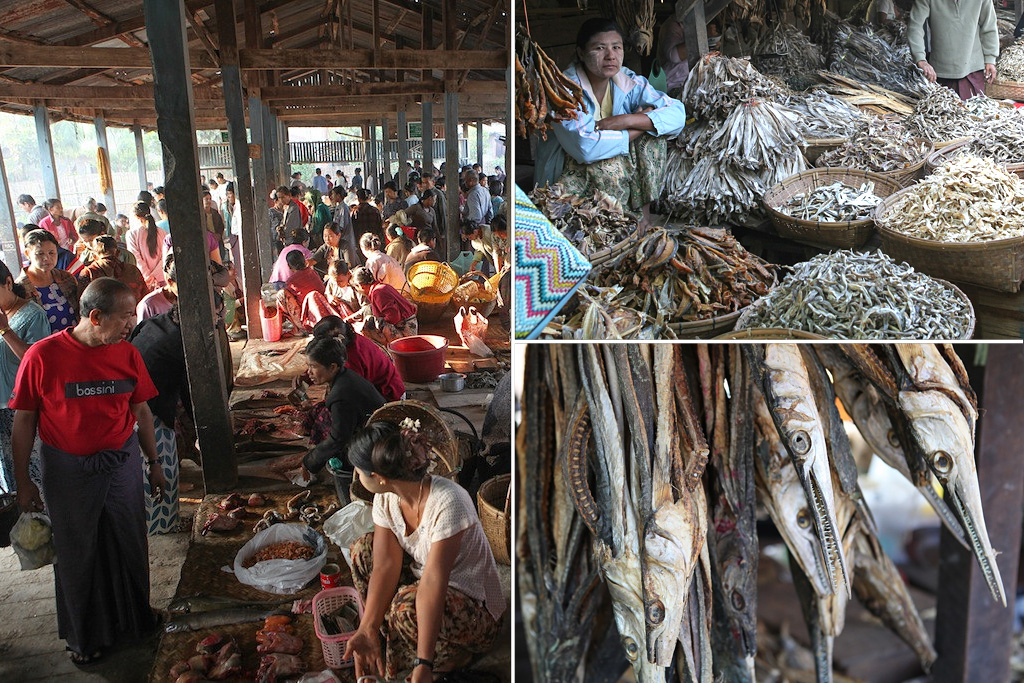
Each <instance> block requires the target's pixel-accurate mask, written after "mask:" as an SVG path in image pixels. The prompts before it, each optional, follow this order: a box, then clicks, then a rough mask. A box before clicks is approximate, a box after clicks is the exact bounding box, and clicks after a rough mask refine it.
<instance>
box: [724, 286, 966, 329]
mask: <svg viewBox="0 0 1024 683" xmlns="http://www.w3.org/2000/svg"><path fill="white" fill-rule="evenodd" d="M934 279H935V280H936V281H937V282H941V283H942V284H944V285H946V286H947V287H949V288H951V289H953V290H954V291H955V292H956V294H957V296H959V297H960V298H961V299H963V300H964V301H966V302H967V310H968V313H969V317H970V319H969V321H968V325H967V330H966V331H965V333H964V336H963V337H961V339H970V338H972V337H973V336H974V327H975V324H976V323H977V316H976V315H975V313H974V304H973V303H971V300H970V299H969V298H968V297H967V295H966V294H964V292H963V290H962V289H960V288H959V287H957V286H956V285H954V284H953V283H952V282H949V281H947V280H943V279H941V278H934ZM765 301H767V299H764V298H762V299H758V300H757V301H755V302H754V303H753V304H751V305H750V306H747V307H746V308H745V309H744V310H743V315H741V316H740V319H739V320H738V321H736V330H737V334H743V333H749V334H750V335H751V336H749V337H737V338H742V339H760V338H762V337H761V335H762V333H763V334H764V337H763V338H765V339H782V338H785V339H831V338H832V337H820V336H818V335H817V334H816V333H814V332H806V331H804V330H790V329H781V328H777V327H770V328H769V327H766V328H757V327H750V319H751V317H753V315H754V313H755V312H756V311H757V306H758V305H759V304H760V305H767V304H764V303H762V302H765ZM787 334H788V335H792V336H790V337H786V336H784V335H787ZM773 335H779V336H773ZM803 335H810V336H809V337H805V336H803Z"/></svg>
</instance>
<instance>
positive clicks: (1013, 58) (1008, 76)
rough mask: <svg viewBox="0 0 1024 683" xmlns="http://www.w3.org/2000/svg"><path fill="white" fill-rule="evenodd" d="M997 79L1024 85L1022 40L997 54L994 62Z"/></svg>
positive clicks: (1023, 44) (1023, 47) (1023, 48)
mask: <svg viewBox="0 0 1024 683" xmlns="http://www.w3.org/2000/svg"><path fill="white" fill-rule="evenodd" d="M996 72H997V74H998V76H999V78H1001V79H1003V80H1005V81H1013V82H1014V83H1024V39H1021V40H1018V41H1017V42H1015V43H1014V44H1013V45H1010V46H1009V47H1007V48H1006V49H1005V50H1003V51H1002V52H1001V53H1000V54H999V60H998V61H997V62H996Z"/></svg>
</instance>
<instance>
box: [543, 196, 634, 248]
mask: <svg viewBox="0 0 1024 683" xmlns="http://www.w3.org/2000/svg"><path fill="white" fill-rule="evenodd" d="M530 199H531V200H533V203H534V204H535V205H536V206H537V208H538V209H540V210H541V211H543V212H544V215H545V216H547V218H548V220H549V221H551V223H552V225H554V226H555V227H556V228H558V230H559V231H561V233H562V234H563V235H565V236H566V237H568V238H569V241H571V242H572V243H573V245H574V246H575V247H576V248H577V249H579V250H580V251H581V252H583V255H584V256H588V257H589V256H591V255H593V254H594V253H595V252H598V251H600V250H602V249H605V248H607V247H610V246H612V245H613V244H617V243H618V242H621V241H622V240H624V239H626V238H627V237H629V236H630V235H632V234H633V233H634V232H636V227H637V222H638V218H637V217H636V216H634V215H632V214H628V213H626V212H625V211H623V208H622V204H620V203H619V201H618V200H617V199H615V198H614V197H612V196H611V195H609V194H605V193H604V192H601V191H600V190H594V195H593V196H592V197H589V198H585V197H577V196H575V195H571V194H566V192H565V189H564V188H563V187H562V186H561V185H558V184H555V185H549V186H547V187H538V188H536V189H535V190H534V191H533V192H531V193H530Z"/></svg>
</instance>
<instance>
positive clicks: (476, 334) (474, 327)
mask: <svg viewBox="0 0 1024 683" xmlns="http://www.w3.org/2000/svg"><path fill="white" fill-rule="evenodd" d="M455 330H456V331H457V332H458V333H459V339H461V340H462V344H463V345H464V346H466V347H467V348H468V349H469V350H470V351H471V352H472V353H473V355H476V356H480V357H482V358H490V357H491V356H493V355H494V352H493V351H491V350H490V349H489V348H488V347H487V344H486V343H485V342H484V339H487V318H486V317H484V316H482V315H480V312H479V311H477V310H476V307H475V306H470V307H469V311H468V312H467V311H466V307H465V306H463V307H462V308H460V309H459V312H458V313H456V314H455Z"/></svg>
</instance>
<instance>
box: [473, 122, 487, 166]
mask: <svg viewBox="0 0 1024 683" xmlns="http://www.w3.org/2000/svg"><path fill="white" fill-rule="evenodd" d="M476 163H478V164H480V170H481V171H482V172H483V173H484V174H486V173H487V169H486V168H484V122H483V121H481V120H480V119H477V120H476Z"/></svg>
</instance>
